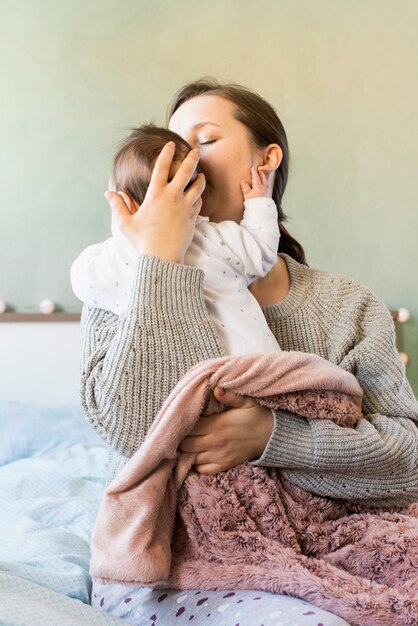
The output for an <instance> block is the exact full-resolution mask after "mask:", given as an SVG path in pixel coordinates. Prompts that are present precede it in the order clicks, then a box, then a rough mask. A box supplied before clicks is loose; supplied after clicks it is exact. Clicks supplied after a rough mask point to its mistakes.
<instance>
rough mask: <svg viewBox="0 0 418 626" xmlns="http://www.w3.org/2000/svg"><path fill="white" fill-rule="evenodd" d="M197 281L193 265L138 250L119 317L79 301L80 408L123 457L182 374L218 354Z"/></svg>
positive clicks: (134, 446) (140, 438)
mask: <svg viewBox="0 0 418 626" xmlns="http://www.w3.org/2000/svg"><path fill="white" fill-rule="evenodd" d="M202 283H203V272H202V271H201V270H199V269H197V268H192V267H188V266H184V265H177V264H175V263H170V262H168V261H165V260H163V259H160V258H158V257H152V256H139V257H138V260H137V265H136V268H135V272H134V281H133V287H132V294H131V299H130V301H129V304H128V308H127V311H126V313H124V314H123V315H121V316H119V317H118V316H117V315H115V314H112V313H110V312H109V311H104V310H101V309H98V308H95V307H92V306H90V305H84V308H83V313H82V320H81V344H82V354H81V362H82V373H81V404H82V408H83V411H84V413H85V415H86V418H87V420H88V422H89V423H90V424H91V426H92V427H93V428H94V429H95V430H96V432H97V433H98V434H99V435H100V436H101V437H102V438H103V439H104V440H105V441H106V442H107V443H108V444H109V445H110V446H111V447H112V448H113V449H114V450H116V451H117V452H118V453H119V454H121V455H124V456H125V457H130V456H132V454H133V453H134V452H135V450H137V448H138V447H139V446H140V444H141V443H142V441H143V440H144V438H145V435H146V433H147V431H148V429H149V427H150V426H151V424H152V422H153V420H154V418H155V416H156V414H157V413H158V411H159V409H160V407H161V405H162V403H163V401H164V400H165V399H166V397H167V396H168V395H169V393H170V391H171V390H172V388H173V387H174V386H175V385H176V383H177V382H178V380H179V379H180V378H181V377H182V376H183V375H184V374H185V372H186V371H187V370H188V369H189V368H190V367H192V366H193V365H195V364H196V363H198V362H199V361H202V360H204V359H207V358H212V357H217V356H221V355H222V349H221V347H220V344H219V340H218V337H217V334H216V331H215V329H214V326H213V324H212V322H211V320H210V318H209V317H208V314H207V311H206V306H205V301H204V299H203V292H202ZM202 337H204V340H203V339H202Z"/></svg>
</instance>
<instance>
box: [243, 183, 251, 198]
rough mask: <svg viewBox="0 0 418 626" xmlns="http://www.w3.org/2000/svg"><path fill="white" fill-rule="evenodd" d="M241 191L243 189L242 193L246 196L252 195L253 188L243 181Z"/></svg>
mask: <svg viewBox="0 0 418 626" xmlns="http://www.w3.org/2000/svg"><path fill="white" fill-rule="evenodd" d="M241 189H242V193H243V194H244V196H245V195H246V194H247V193H250V191H251V189H252V187H251V185H250V184H249V183H247V181H246V180H242V181H241Z"/></svg>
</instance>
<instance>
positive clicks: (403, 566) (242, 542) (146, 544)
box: [90, 352, 418, 626]
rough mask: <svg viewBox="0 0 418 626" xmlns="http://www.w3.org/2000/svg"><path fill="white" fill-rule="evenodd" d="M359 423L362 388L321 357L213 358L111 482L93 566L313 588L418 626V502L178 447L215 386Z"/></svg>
mask: <svg viewBox="0 0 418 626" xmlns="http://www.w3.org/2000/svg"><path fill="white" fill-rule="evenodd" d="M217 385H218V386H220V387H222V388H224V389H226V390H232V391H234V392H236V393H239V394H242V395H247V396H252V397H254V398H256V399H257V400H258V401H259V402H260V404H263V405H266V406H268V407H271V408H276V409H282V410H287V411H290V412H292V413H294V414H296V415H300V416H303V417H306V418H309V419H332V420H334V421H336V422H337V423H339V424H340V425H342V426H346V427H352V426H354V425H355V423H356V422H357V420H358V419H359V418H360V416H361V398H362V391H361V389H360V387H359V385H358V383H357V381H356V379H355V378H354V376H352V375H351V374H349V373H347V372H345V371H343V370H342V369H340V368H338V367H336V366H334V365H332V364H331V363H329V362H328V361H325V360H324V359H321V358H320V357H317V356H315V355H310V354H304V353H299V352H280V353H274V354H273V353H272V354H265V355H249V356H243V357H235V358H230V357H223V358H220V359H213V360H209V361H204V362H202V363H200V364H199V365H197V366H196V367H194V368H193V369H191V370H190V371H189V372H188V373H187V374H186V376H185V377H184V378H183V379H182V380H181V381H180V382H179V383H178V385H177V386H176V387H175V389H174V390H173V391H172V393H171V394H170V396H169V397H168V398H167V400H166V402H165V403H164V405H163V406H162V408H161V411H160V412H159V414H158V416H157V418H156V419H155V421H154V423H153V425H152V427H151V429H150V431H149V433H148V435H147V437H146V439H145V441H144V443H143V444H142V446H141V447H140V449H139V450H138V451H137V452H136V453H135V454H134V456H133V457H132V458H131V459H130V460H129V461H128V463H127V464H126V465H125V467H124V468H123V469H122V470H121V472H120V473H119V475H118V476H117V477H116V478H115V479H114V481H113V482H112V483H111V484H110V485H109V487H108V488H107V490H106V492H105V495H104V498H103V501H102V504H101V507H100V510H99V514H98V517H97V520H96V525H95V529H94V532H93V536H92V544H91V547H92V560H91V565H90V572H91V574H92V577H93V578H94V579H96V580H100V581H102V582H120V583H125V584H128V583H131V584H138V585H139V586H147V587H148V586H149V587H154V588H156V587H161V588H162V587H166V588H177V589H228V590H230V589H260V590H265V591H270V592H274V593H284V594H288V595H292V596H296V597H299V598H303V599H305V600H307V601H309V602H312V603H313V604H315V605H317V606H320V607H322V608H324V609H327V610H330V611H332V612H333V613H335V614H337V615H339V616H341V617H343V618H344V619H346V620H347V621H348V622H350V623H351V624H352V625H353V626H412V625H418V521H417V514H418V505H415V504H414V505H410V506H409V507H407V508H405V509H404V510H403V511H398V512H393V511H383V510H381V509H372V508H371V509H370V510H367V508H366V507H365V506H360V505H354V504H351V505H350V504H349V503H348V502H345V501H342V500H339V501H337V500H332V499H330V498H324V497H320V496H317V495H314V494H312V493H309V492H307V491H304V490H303V489H300V488H298V487H296V486H294V485H292V484H291V483H290V482H289V481H287V480H286V479H284V478H283V477H282V476H281V473H280V471H279V470H276V469H272V468H261V467H255V466H252V465H250V464H243V465H239V466H237V467H234V468H233V469H231V470H228V471H227V472H220V473H218V474H215V475H212V476H203V475H199V474H197V472H196V471H195V470H194V469H193V468H192V466H193V463H194V458H195V457H194V455H193V454H190V453H184V452H180V451H179V450H178V445H179V443H180V442H181V441H182V439H183V438H184V437H185V436H186V435H187V434H188V433H189V432H190V430H191V429H192V428H193V426H194V424H195V423H196V421H197V419H198V418H199V416H200V415H201V414H202V413H206V414H211V413H214V412H217V411H219V410H222V409H223V407H222V406H221V405H219V404H218V403H216V402H215V401H214V399H213V396H212V393H211V391H212V389H213V388H214V387H215V386H217Z"/></svg>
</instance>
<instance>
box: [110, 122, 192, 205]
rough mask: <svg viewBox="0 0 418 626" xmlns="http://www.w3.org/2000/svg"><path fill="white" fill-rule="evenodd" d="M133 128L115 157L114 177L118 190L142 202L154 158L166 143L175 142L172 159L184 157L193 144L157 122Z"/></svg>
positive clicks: (178, 159) (113, 165)
mask: <svg viewBox="0 0 418 626" xmlns="http://www.w3.org/2000/svg"><path fill="white" fill-rule="evenodd" d="M131 130H132V132H131V134H130V135H129V137H127V138H126V139H124V140H123V141H122V144H121V145H120V147H119V150H118V152H117V154H116V155H115V157H114V159H113V163H112V171H111V178H112V181H113V184H114V185H115V189H116V191H125V192H126V193H127V194H128V195H129V196H130V197H131V198H132V199H133V200H135V202H137V203H138V204H142V203H143V201H144V198H145V194H146V192H147V189H148V186H149V183H150V180H151V174H152V170H153V168H154V165H155V161H156V159H157V157H158V155H159V154H160V152H161V150H162V149H163V148H164V146H165V144H166V143H168V142H169V141H174V143H175V145H176V150H175V153H174V157H173V163H175V162H176V161H177V162H178V161H183V159H184V158H185V157H186V155H187V153H188V152H189V151H190V150H191V147H190V146H189V144H188V143H187V141H185V140H184V139H183V138H182V137H180V135H177V133H175V132H173V131H171V130H168V129H167V128H160V127H158V126H155V125H154V124H144V125H143V126H140V127H139V128H132V129H131Z"/></svg>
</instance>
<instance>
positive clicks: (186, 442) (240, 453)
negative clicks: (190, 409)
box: [180, 387, 274, 474]
mask: <svg viewBox="0 0 418 626" xmlns="http://www.w3.org/2000/svg"><path fill="white" fill-rule="evenodd" d="M213 395H214V396H215V398H216V399H217V400H219V402H222V404H225V405H227V406H229V407H230V408H229V409H228V410H226V411H224V412H222V413H215V414H214V415H207V416H202V417H200V418H199V421H198V422H197V424H196V426H195V427H194V429H193V430H192V431H191V433H190V434H189V436H188V437H186V438H185V439H183V441H182V442H181V444H180V450H183V451H185V452H196V453H197V456H196V462H195V466H194V467H195V469H196V470H197V471H198V472H200V473H201V474H215V473H216V472H222V471H224V470H227V469H230V468H231V467H234V466H235V465H238V464H239V463H244V462H245V461H251V460H252V459H256V458H258V457H260V456H261V455H262V453H263V452H264V449H265V447H266V445H267V442H268V440H269V438H270V435H271V433H272V431H273V426H274V420H273V416H272V414H271V411H270V409H268V408H266V407H262V406H260V405H259V404H258V403H257V402H256V401H255V400H254V399H253V398H249V397H247V396H239V395H238V394H236V393H233V392H230V391H224V390H223V389H221V388H220V387H215V389H214V390H213Z"/></svg>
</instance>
